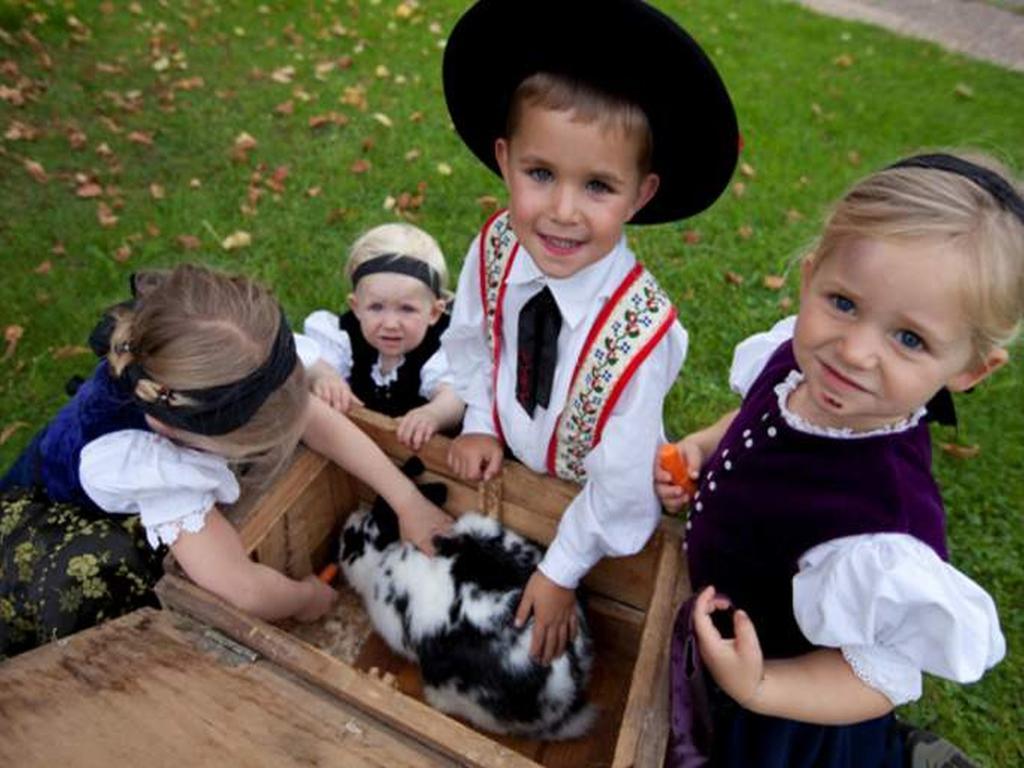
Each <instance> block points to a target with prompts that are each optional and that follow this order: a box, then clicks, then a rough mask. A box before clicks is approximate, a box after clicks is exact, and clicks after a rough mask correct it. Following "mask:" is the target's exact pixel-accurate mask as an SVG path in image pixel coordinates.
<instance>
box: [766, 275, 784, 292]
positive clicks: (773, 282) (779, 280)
mask: <svg viewBox="0 0 1024 768" xmlns="http://www.w3.org/2000/svg"><path fill="white" fill-rule="evenodd" d="M763 282H764V287H765V288H767V289H769V290H772V291H778V290H780V289H781V288H782V286H784V285H785V284H786V278H784V277H782V276H781V275H765V276H764V281H763Z"/></svg>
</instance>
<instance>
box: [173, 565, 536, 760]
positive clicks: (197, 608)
mask: <svg viewBox="0 0 1024 768" xmlns="http://www.w3.org/2000/svg"><path fill="white" fill-rule="evenodd" d="M156 591H157V594H158V595H159V597H160V600H161V601H162V602H163V603H164V604H165V605H168V606H172V607H174V608H176V609H178V610H181V611H183V612H185V613H187V614H189V615H191V616H194V617H195V618H196V619H198V620H199V621H202V622H205V623H207V624H210V625H211V626H214V627H217V628H218V629H219V630H220V631H222V632H224V633H225V634H227V635H228V636H229V637H231V638H232V639H234V640H235V641H237V642H239V643H241V644H243V645H245V646H247V647H249V648H252V649H253V650H255V651H257V652H258V653H260V654H262V655H264V656H266V657H267V658H268V659H269V660H271V661H273V662H274V663H276V664H279V665H280V666H282V667H284V668H285V669H287V670H288V671H289V672H292V673H293V674H295V675H298V676H299V677H300V678H302V679H304V680H306V681H308V682H310V683H312V684H313V685H316V686H319V687H320V688H322V689H323V690H325V691H327V692H329V693H331V694H334V695H335V696H338V697H339V698H341V699H342V700H344V701H346V702H348V703H350V704H352V705H354V706H356V707H358V708H360V709H362V710H363V711H365V712H367V713H369V714H371V715H373V716H374V717H376V718H378V719H380V720H381V721H383V722H384V723H386V724H387V725H389V726H391V727H392V728H395V729H396V730H398V731H401V732H403V733H405V734H407V735H409V736H411V737H413V738H415V739H419V740H421V741H422V742H423V743H424V744H426V745H427V746H429V747H430V748H431V749H434V750H436V751H439V752H441V753H442V754H444V755H447V756H448V757H450V758H453V759H456V760H461V761H462V762H463V763H464V764H466V765H470V766H478V767H479V768H527V767H528V766H534V767H535V766H536V765H537V764H536V763H534V762H533V761H532V760H529V759H527V758H525V757H523V756H521V755H519V754H517V753H516V752H514V751H512V750H510V749H508V748H507V747H504V746H502V745H500V744H497V743H495V742H494V741H492V740H491V739H488V738H487V737H485V736H482V735H481V734H479V733H477V732H476V731H474V730H472V729H471V728H468V727H466V726H464V725H461V724H460V723H458V722H456V721H455V720H452V719H450V718H448V717H445V716H444V715H442V714H440V713H438V712H435V711H434V710H432V709H431V708H430V707H428V706H427V705H426V704H423V703H421V702H419V701H416V700H415V699H412V698H410V697H408V696H405V695H403V694H402V693H400V692H398V691H396V690H394V689H393V688H391V687H390V686H389V685H386V684H385V683H383V682H382V681H380V680H378V679H375V678H373V677H371V676H369V675H366V674H364V673H362V672H359V671H357V670H355V669H353V668H352V667H350V666H348V665H347V664H343V663H342V662H340V661H338V660H336V659H333V658H331V657H330V656H328V655H327V654H325V653H321V652H320V651H318V650H317V649H315V648H312V647H310V646H307V645H305V644H304V643H299V642H296V640H295V638H293V637H291V636H290V635H289V634H288V633H286V632H284V631H283V630H281V629H278V628H277V627H274V626H273V625H271V624H267V623H266V622H263V621H260V620H258V619H254V618H252V617H250V616H247V615H246V614H244V613H242V612H241V611H239V610H237V609H236V608H234V607H232V606H231V605H229V604H228V603H226V602H225V601H223V600H220V599H218V598H216V597H215V596H213V595H211V594H209V593H207V592H204V591H203V590H201V589H199V588H198V587H196V586H195V585H194V584H192V583H191V582H189V581H186V580H185V579H182V578H180V577H178V576H175V575H174V574H173V573H168V574H166V575H165V576H164V577H163V578H162V579H161V580H160V582H159V583H158V584H157V588H156Z"/></svg>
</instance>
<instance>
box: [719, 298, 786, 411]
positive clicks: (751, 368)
mask: <svg viewBox="0 0 1024 768" xmlns="http://www.w3.org/2000/svg"><path fill="white" fill-rule="evenodd" d="M795 327H796V315H792V316H790V317H786V318H783V319H782V320H779V322H777V323H776V324H775V325H773V326H772V328H771V330H768V331H764V332H763V333H755V334H754V335H753V336H748V337H747V338H745V339H744V340H743V341H741V342H740V343H739V344H737V345H736V349H735V350H734V351H733V353H732V367H731V368H730V369H729V387H730V388H731V389H732V391H733V392H735V393H736V394H737V395H739V396H740V397H746V396H747V392H748V391H750V388H751V387H752V386H753V385H754V382H755V381H757V377H758V376H759V375H760V374H761V371H762V370H763V369H764V367H765V365H767V364H768V360H769V359H770V358H771V356H772V353H773V352H775V350H776V349H778V348H779V345H780V344H782V343H783V342H784V341H788V340H789V339H791V338H793V329H794V328H795Z"/></svg>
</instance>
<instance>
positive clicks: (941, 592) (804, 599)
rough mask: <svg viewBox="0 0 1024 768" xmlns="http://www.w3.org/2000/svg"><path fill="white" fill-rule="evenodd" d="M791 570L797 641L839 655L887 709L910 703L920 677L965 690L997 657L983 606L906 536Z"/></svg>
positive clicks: (862, 539) (848, 545)
mask: <svg viewBox="0 0 1024 768" xmlns="http://www.w3.org/2000/svg"><path fill="white" fill-rule="evenodd" d="M799 568H800V571H799V573H797V575H796V576H794V577H793V612H794V615H795V616H796V621H797V624H798V625H799V626H800V630H801V631H802V632H803V633H804V636H805V637H806V638H807V639H808V640H809V641H810V642H811V643H813V644H814V645H819V646H826V647H830V648H839V649H840V650H841V651H842V653H843V656H844V657H845V658H846V660H847V662H848V663H849V664H850V666H851V667H852V669H853V671H854V673H855V674H856V675H857V676H858V677H859V678H860V679H861V680H862V681H864V683H865V684H867V685H869V686H871V687H872V688H874V689H876V690H878V691H880V692H881V693H883V694H885V696H886V697H887V698H888V699H889V700H890V701H892V703H893V705H899V704H904V703H906V702H908V701H913V700H914V699H917V698H919V697H920V695H921V673H922V672H928V673H930V674H933V675H939V676H941V677H945V678H947V679H950V680H955V681H957V682H961V683H970V682H974V681H976V680H978V679H979V678H980V677H981V676H982V674H983V673H984V672H985V670H986V669H989V668H990V667H993V666H995V665H996V664H997V663H999V661H1000V660H1001V659H1002V658H1003V656H1004V655H1005V654H1006V641H1005V639H1004V638H1003V634H1002V631H1001V630H1000V628H999V617H998V615H997V614H996V607H995V604H994V603H993V601H992V598H991V597H989V595H988V593H986V592H985V590H983V589H982V588H981V587H980V586H978V585H977V584H976V583H975V582H973V581H971V579H969V578H968V577H967V576H965V575H964V574H962V573H960V572H959V571H958V570H956V568H954V567H953V566H951V565H949V564H948V563H945V562H943V561H942V560H941V559H940V558H939V557H938V555H936V554H935V552H934V551H933V550H932V549H931V548H930V547H929V546H927V545H926V544H924V543H923V542H921V541H920V540H918V539H916V538H914V537H913V536H910V535H908V534H903V533H882V534H865V535H861V536H848V537H844V538H841V539H834V540H832V541H828V542H825V543H824V544H819V545H818V546H816V547H814V548H812V549H810V550H808V551H807V552H806V553H804V555H803V556H802V557H801V558H800V562H799Z"/></svg>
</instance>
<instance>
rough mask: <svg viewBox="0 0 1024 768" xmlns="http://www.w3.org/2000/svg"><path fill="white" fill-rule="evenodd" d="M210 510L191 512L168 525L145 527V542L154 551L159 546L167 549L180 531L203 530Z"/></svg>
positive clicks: (196, 531) (192, 531)
mask: <svg viewBox="0 0 1024 768" xmlns="http://www.w3.org/2000/svg"><path fill="white" fill-rule="evenodd" d="M212 508H213V507H212V506H210V507H207V508H206V509H204V510H203V511H202V512H192V513H191V514H188V515H185V516H184V517H180V518H178V519H177V520H171V521H170V522H169V523H161V524H159V525H154V526H150V527H147V528H146V541H148V542H149V546H151V547H152V548H153V549H156V548H157V547H159V546H160V545H161V544H166V545H167V546H168V547H169V546H171V545H172V544H174V542H176V541H177V540H178V536H180V535H181V532H182V531H188V532H189V533H199V531H201V530H203V526H204V525H206V516H207V515H208V514H209V513H210V510H211V509H212Z"/></svg>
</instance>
